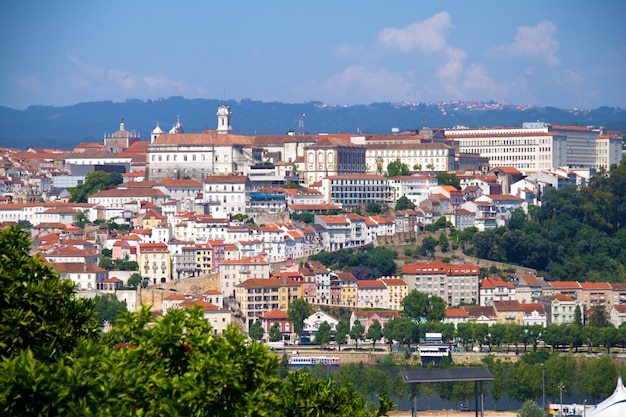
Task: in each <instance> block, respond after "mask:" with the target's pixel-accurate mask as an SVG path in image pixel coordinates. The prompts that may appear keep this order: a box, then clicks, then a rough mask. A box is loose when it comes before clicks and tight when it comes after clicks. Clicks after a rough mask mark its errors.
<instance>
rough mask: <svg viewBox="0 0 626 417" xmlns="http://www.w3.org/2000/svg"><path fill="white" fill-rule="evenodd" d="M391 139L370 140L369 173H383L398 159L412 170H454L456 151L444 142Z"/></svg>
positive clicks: (366, 157)
mask: <svg viewBox="0 0 626 417" xmlns="http://www.w3.org/2000/svg"><path fill="white" fill-rule="evenodd" d="M393 142H394V138H393V137H391V138H389V140H377V141H372V140H368V143H367V144H366V148H367V150H366V153H365V163H366V165H367V167H368V169H367V172H368V173H379V174H380V173H382V172H384V171H387V166H388V165H389V164H390V163H392V162H395V161H396V160H397V159H399V160H400V161H402V163H404V164H406V165H407V166H408V167H409V169H410V170H414V171H421V170H431V171H438V172H447V171H452V170H454V159H455V153H454V148H453V147H452V146H449V145H446V144H444V143H410V144H409V143H393Z"/></svg>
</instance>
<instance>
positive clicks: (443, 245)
mask: <svg viewBox="0 0 626 417" xmlns="http://www.w3.org/2000/svg"><path fill="white" fill-rule="evenodd" d="M449 247H450V242H448V237H447V236H446V234H445V233H440V234H439V249H441V251H442V252H447V251H448V248H449Z"/></svg>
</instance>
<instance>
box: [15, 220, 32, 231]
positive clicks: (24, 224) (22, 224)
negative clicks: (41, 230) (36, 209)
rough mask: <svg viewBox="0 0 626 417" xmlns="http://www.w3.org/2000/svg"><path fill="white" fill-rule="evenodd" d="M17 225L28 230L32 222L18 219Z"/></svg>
mask: <svg viewBox="0 0 626 417" xmlns="http://www.w3.org/2000/svg"><path fill="white" fill-rule="evenodd" d="M17 227H18V228H20V229H24V230H30V228H31V227H33V224H32V223H31V222H29V221H28V220H23V219H20V220H18V221H17Z"/></svg>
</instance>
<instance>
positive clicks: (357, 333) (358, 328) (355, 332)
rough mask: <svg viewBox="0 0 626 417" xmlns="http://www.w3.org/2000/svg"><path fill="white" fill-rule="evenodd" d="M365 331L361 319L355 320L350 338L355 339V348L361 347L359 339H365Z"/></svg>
mask: <svg viewBox="0 0 626 417" xmlns="http://www.w3.org/2000/svg"><path fill="white" fill-rule="evenodd" d="M363 333H365V327H363V325H362V324H361V322H360V321H359V320H354V323H353V324H352V328H351V329H350V339H352V340H353V341H354V347H355V349H358V348H359V340H363V337H364V336H363Z"/></svg>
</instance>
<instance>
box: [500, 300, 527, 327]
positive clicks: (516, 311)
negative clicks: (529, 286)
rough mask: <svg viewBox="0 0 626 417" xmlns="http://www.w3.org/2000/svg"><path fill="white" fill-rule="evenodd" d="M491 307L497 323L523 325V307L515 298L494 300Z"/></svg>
mask: <svg viewBox="0 0 626 417" xmlns="http://www.w3.org/2000/svg"><path fill="white" fill-rule="evenodd" d="M493 309H494V310H495V312H496V321H497V323H498V324H511V323H514V324H519V325H520V326H521V325H524V309H523V308H522V305H521V304H520V303H519V301H517V300H503V301H494V302H493Z"/></svg>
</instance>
